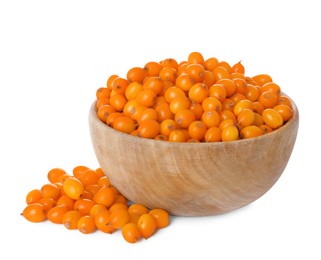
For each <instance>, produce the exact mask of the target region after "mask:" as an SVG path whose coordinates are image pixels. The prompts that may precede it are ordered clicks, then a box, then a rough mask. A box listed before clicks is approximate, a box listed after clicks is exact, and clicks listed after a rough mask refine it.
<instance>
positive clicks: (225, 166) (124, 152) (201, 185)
mask: <svg viewBox="0 0 321 260" xmlns="http://www.w3.org/2000/svg"><path fill="white" fill-rule="evenodd" d="M293 108H294V116H293V118H292V119H291V120H290V121H289V122H287V123H286V124H285V125H284V126H283V127H281V128H280V129H278V130H276V131H274V132H272V133H269V134H266V135H263V136H261V137H257V138H252V139H247V140H239V141H235V142H227V143H223V142H220V143H172V142H167V141H155V140H149V139H143V138H140V137H135V136H131V135H127V134H123V133H120V132H118V131H116V130H114V129H112V128H111V127H108V126H107V125H106V124H104V123H102V122H101V121H100V120H99V119H98V117H97V115H96V109H95V104H93V105H92V107H91V108H90V112H89V128H90V134H91V139H92V144H93V148H94V151H95V154H96V156H97V160H98V163H99V164H100V166H101V167H102V169H103V170H104V172H105V174H106V175H107V176H108V177H109V178H110V180H111V182H112V183H113V185H114V186H115V187H116V188H117V189H119V191H120V192H121V193H122V194H123V195H124V196H126V197H127V198H128V199H129V200H131V201H133V202H137V203H142V204H144V205H145V206H147V207H149V208H163V209H166V210H168V211H169V212H170V214H172V215H180V216H205V215H215V214H221V213H225V212H229V211H232V210H235V209H238V208H240V207H243V206H246V205H248V204H250V203H252V202H253V201H255V200H257V199H258V198H259V197H261V196H262V195H263V194H265V193H266V192H267V191H268V190H269V189H270V188H271V187H272V186H273V185H274V184H275V183H276V181H277V180H278V179H279V177H280V176H281V174H282V172H283V171H284V169H285V167H286V165H287V163H288V160H289V158H290V156H291V153H292V150H293V147H294V144H295V140H296V136H297V132H298V126H299V113H298V110H297V107H296V106H295V104H294V103H293Z"/></svg>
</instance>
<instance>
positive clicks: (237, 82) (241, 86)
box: [233, 78, 247, 95]
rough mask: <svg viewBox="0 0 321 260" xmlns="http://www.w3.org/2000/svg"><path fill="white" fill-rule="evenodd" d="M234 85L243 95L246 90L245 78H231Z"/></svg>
mask: <svg viewBox="0 0 321 260" xmlns="http://www.w3.org/2000/svg"><path fill="white" fill-rule="evenodd" d="M233 81H234V83H235V86H236V91H237V92H238V93H240V94H243V95H245V94H246V92H247V82H246V80H245V79H242V78H235V79H233Z"/></svg>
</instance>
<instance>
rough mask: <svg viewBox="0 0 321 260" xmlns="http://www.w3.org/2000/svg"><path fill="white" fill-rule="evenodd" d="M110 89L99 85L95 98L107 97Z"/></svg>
mask: <svg viewBox="0 0 321 260" xmlns="http://www.w3.org/2000/svg"><path fill="white" fill-rule="evenodd" d="M110 92H111V90H110V89H109V88H106V87H100V88H98V89H97V90H96V97H97V99H101V98H109V97H110Z"/></svg>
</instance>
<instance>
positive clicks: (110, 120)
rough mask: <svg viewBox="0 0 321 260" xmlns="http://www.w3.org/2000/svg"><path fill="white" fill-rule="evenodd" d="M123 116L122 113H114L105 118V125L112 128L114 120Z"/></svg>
mask: <svg viewBox="0 0 321 260" xmlns="http://www.w3.org/2000/svg"><path fill="white" fill-rule="evenodd" d="M121 116H124V114H123V113H120V112H115V113H111V114H110V115H108V116H107V119H106V124H107V125H109V126H111V127H113V128H114V121H115V119H116V118H118V117H121Z"/></svg>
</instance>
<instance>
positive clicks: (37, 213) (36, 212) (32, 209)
mask: <svg viewBox="0 0 321 260" xmlns="http://www.w3.org/2000/svg"><path fill="white" fill-rule="evenodd" d="M21 215H22V216H23V217H24V218H25V219H27V220H28V221H30V222H35V223H36V222H41V221H44V220H45V219H46V211H45V208H44V206H43V205H42V204H40V203H31V204H29V205H27V206H26V207H25V209H24V210H23V212H22V213H21Z"/></svg>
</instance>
